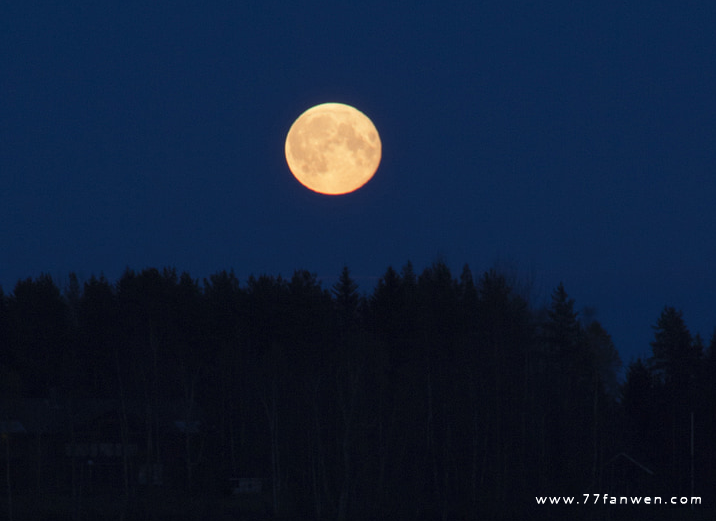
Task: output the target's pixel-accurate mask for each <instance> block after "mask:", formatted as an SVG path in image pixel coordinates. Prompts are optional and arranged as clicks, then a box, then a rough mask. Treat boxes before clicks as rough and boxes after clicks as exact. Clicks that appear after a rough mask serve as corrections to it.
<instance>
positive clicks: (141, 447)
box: [0, 261, 716, 521]
mask: <svg viewBox="0 0 716 521" xmlns="http://www.w3.org/2000/svg"><path fill="white" fill-rule="evenodd" d="M715 318H716V317H715ZM653 331H654V335H653V340H652V342H651V355H650V356H649V357H648V358H645V359H637V360H634V361H629V363H628V366H627V367H625V368H624V374H625V376H624V378H623V381H620V380H619V378H618V374H619V371H620V370H621V366H622V361H620V359H619V355H618V352H617V349H616V348H615V346H614V344H613V342H612V340H611V337H610V335H609V333H608V331H606V330H605V328H604V327H603V326H602V325H601V324H600V323H599V322H598V321H597V320H594V319H593V318H592V317H590V316H589V314H585V313H581V312H580V311H579V309H578V308H577V306H576V304H575V300H574V299H573V298H572V297H571V296H570V295H569V294H568V293H567V289H566V288H565V287H564V286H563V285H562V284H560V285H559V286H558V287H557V288H554V290H553V291H552V293H551V300H550V301H549V302H548V303H547V304H546V305H544V306H541V307H535V306H534V305H532V304H531V303H530V300H529V298H528V296H527V295H525V292H524V291H522V289H521V287H520V285H519V284H518V283H517V281H516V280H515V279H514V277H509V276H507V275H505V274H504V273H501V272H500V271H499V270H496V269H492V270H488V271H486V272H484V273H482V274H481V275H479V276H475V277H474V276H473V274H472V272H471V271H470V269H469V267H468V266H465V267H464V268H463V270H462V272H461V273H460V274H459V275H455V274H453V273H451V271H450V270H449V269H448V267H447V265H446V264H445V263H444V262H442V261H435V262H434V263H433V264H432V265H430V266H429V267H427V268H425V269H424V271H422V273H416V272H415V271H414V268H413V266H412V265H411V264H410V263H409V262H408V263H407V264H405V266H403V267H402V268H401V269H399V270H396V269H394V268H392V267H388V268H387V270H386V271H385V273H384V274H383V275H382V276H381V277H380V279H379V280H378V281H377V283H376V285H375V287H374V288H373V289H372V291H371V292H370V293H360V292H359V290H358V285H357V283H356V282H355V281H354V280H353V278H352V277H351V274H350V271H349V269H348V268H347V267H346V268H344V269H343V271H342V272H341V274H340V277H339V278H338V281H337V282H336V283H335V284H334V285H332V286H331V287H328V288H325V287H323V285H322V284H321V282H319V281H318V279H317V277H316V275H315V274H312V273H310V272H309V271H306V270H297V271H295V273H294V274H293V275H292V276H291V277H290V278H282V277H281V276H272V275H261V276H251V277H249V278H248V280H246V281H244V282H243V283H242V282H241V281H239V280H238V278H237V277H236V276H235V274H234V273H233V271H220V272H217V273H215V274H213V275H211V276H209V277H208V278H205V279H203V280H201V281H200V280H198V279H194V278H192V277H191V276H190V275H189V274H188V273H186V272H182V273H178V272H177V270H176V269H174V268H163V269H155V268H147V269H144V270H142V271H135V270H132V269H129V268H128V269H127V270H126V271H125V272H124V273H123V274H122V276H121V277H120V278H119V280H117V281H115V282H111V281H109V280H107V279H106V278H105V277H104V276H99V277H97V276H94V275H93V276H92V277H90V278H89V279H88V280H85V281H80V280H79V279H78V277H77V276H76V275H74V274H70V276H69V280H68V281H66V282H63V283H62V284H60V283H58V282H57V281H54V280H53V279H52V277H51V276H49V275H45V274H43V275H40V276H38V277H36V278H27V279H25V280H20V281H19V282H17V284H16V286H15V287H14V289H13V290H12V291H11V292H9V293H7V294H5V293H4V292H2V290H0V431H2V450H1V451H0V467H1V468H0V475H2V479H0V483H1V484H0V509H2V510H1V512H2V513H0V516H4V517H7V518H8V519H14V520H15V521H17V520H24V519H48V520H49V519H72V520H79V519H95V518H97V519H100V518H101V519H121V520H124V519H126V520H131V519H286V520H292V519H307V520H321V521H322V520H338V521H349V520H351V521H352V520H382V519H386V520H387V519H390V520H403V519H405V520H421V519H425V520H428V519H429V520H433V519H435V520H442V521H447V520H458V519H459V520H473V519H491V520H499V519H524V518H527V517H528V518H530V519H559V518H565V519H707V518H708V519H713V516H714V512H715V510H714V494H716V490H715V489H714V484H716V449H715V448H714V440H716V334H715V335H714V336H713V337H712V338H711V339H708V340H707V341H704V340H703V339H702V338H700V337H699V336H698V335H692V334H691V333H690V332H689V329H688V327H687V325H686V324H685V322H684V319H683V316H682V313H681V312H680V311H679V310H677V309H674V308H672V307H668V306H667V307H665V308H664V309H663V311H662V313H661V314H660V316H657V317H654V324H653ZM244 478H252V479H251V480H249V479H244ZM242 479H243V481H242ZM239 482H241V483H244V485H245V484H246V483H252V484H254V485H252V487H253V488H251V487H249V488H248V489H247V488H244V489H242V488H241V487H238V488H237V487H236V486H233V487H232V483H233V484H234V485H235V484H236V483H239ZM244 485H242V486H244ZM585 494H589V495H590V500H589V502H588V503H589V504H584V495H585ZM595 494H599V495H600V499H599V501H594V503H596V504H592V502H593V498H594V495H595ZM605 494H608V495H609V496H611V497H617V498H618V497H620V496H629V497H632V496H650V497H657V496H658V497H662V498H664V499H665V502H667V501H668V500H669V498H672V497H677V498H689V499H690V498H692V497H699V498H701V500H700V501H701V503H700V504H696V505H691V504H688V505H684V504H677V505H666V506H664V505H645V504H639V505H609V504H608V501H605V502H602V499H601V496H603V495H605ZM540 496H560V497H567V496H574V497H575V501H582V504H579V505H567V506H565V505H561V506H560V505H549V504H547V505H538V504H537V502H536V497H540ZM168 504H174V505H181V507H180V508H181V511H179V512H178V511H171V509H170V508H169V507H167V506H166V505H168Z"/></svg>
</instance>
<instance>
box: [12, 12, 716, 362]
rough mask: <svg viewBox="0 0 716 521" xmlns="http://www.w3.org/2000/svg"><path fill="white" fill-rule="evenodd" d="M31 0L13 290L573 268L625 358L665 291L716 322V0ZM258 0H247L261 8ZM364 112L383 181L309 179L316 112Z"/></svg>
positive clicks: (539, 276) (553, 274) (569, 285)
mask: <svg viewBox="0 0 716 521" xmlns="http://www.w3.org/2000/svg"><path fill="white" fill-rule="evenodd" d="M43 4H45V3H39V2H13V3H12V5H9V6H7V5H6V6H4V7H3V8H2V11H1V12H0V49H1V51H0V71H2V72H1V74H0V180H1V181H2V182H1V183H0V187H1V188H0V285H2V288H3V290H4V291H5V293H6V294H7V293H10V292H12V289H13V288H14V285H15V283H16V282H17V281H18V280H19V279H24V278H27V277H36V276H38V275H39V274H40V273H42V272H45V273H51V274H52V275H53V277H54V278H55V279H56V281H57V282H58V284H60V285H61V286H62V285H63V284H65V283H66V277H67V275H68V274H69V273H70V272H72V271H74V272H76V273H77V274H78V275H79V277H80V279H81V280H84V279H86V278H88V277H89V276H91V275H92V274H96V275H99V274H104V275H105V276H106V277H107V278H108V279H109V280H110V281H115V280H116V279H118V278H119V277H120V275H121V273H122V272H123V270H124V269H125V268H126V267H130V268H133V269H136V270H141V269H143V268H145V267H158V268H161V267H164V266H173V267H176V268H177V269H178V270H180V271H188V272H189V273H190V274H191V275H192V276H193V277H195V278H198V279H203V278H204V277H208V276H209V275H211V274H213V273H215V272H217V271H220V270H223V269H227V270H228V269H233V270H234V271H235V273H236V274H237V276H238V277H239V278H240V280H241V281H242V282H245V280H246V278H247V277H248V276H249V275H251V274H255V275H259V274H262V273H267V274H271V275H279V274H281V275H283V276H289V277H290V276H291V274H292V273H293V271H294V270H295V269H299V268H305V269H308V270H309V271H312V272H315V273H316V274H317V275H318V276H319V277H322V278H323V279H324V281H325V283H326V285H330V284H332V283H333V282H335V280H336V278H337V276H338V275H339V274H340V271H341V268H342V267H343V265H347V266H348V267H349V268H350V270H351V273H352V275H353V276H354V278H355V279H356V280H357V281H358V282H359V283H360V285H361V289H362V290H363V291H364V292H370V291H371V290H372V287H373V284H374V283H375V281H376V280H377V278H378V277H380V276H381V275H383V274H384V273H385V270H386V268H387V267H388V266H389V265H392V266H393V267H395V268H396V269H399V268H400V267H402V266H403V265H404V264H405V263H406V262H407V261H408V260H409V261H411V262H412V263H413V265H414V267H415V270H416V271H417V272H418V273H420V272H421V271H422V270H423V269H424V268H425V267H427V266H428V265H429V264H430V263H431V262H433V261H434V260H436V259H437V258H442V259H444V260H445V262H446V263H447V264H448V266H450V267H451V269H452V270H453V274H454V275H455V276H456V277H457V276H458V275H459V273H460V270H461V268H462V266H463V265H464V264H466V263H467V264H469V265H470V267H471V269H472V270H473V273H474V274H475V275H476V276H479V274H480V273H481V272H482V271H484V270H485V269H488V268H490V267H492V266H493V265H495V263H498V264H500V265H502V266H510V267H512V269H514V270H515V271H517V272H518V273H520V274H522V275H523V276H524V277H526V278H531V279H533V280H534V287H535V291H534V294H535V299H536V300H538V301H539V302H543V301H546V300H548V299H549V295H550V293H551V291H552V290H553V289H554V288H555V287H556V286H557V284H558V283H559V282H560V281H562V282H563V283H564V285H565V288H566V290H567V292H568V293H569V295H570V296H571V297H572V298H574V299H575V300H576V307H577V308H578V309H581V308H583V307H585V306H589V307H592V308H594V310H595V313H596V314H595V317H596V318H597V319H599V320H600V321H601V322H602V324H603V325H604V327H605V328H606V329H607V331H608V332H610V333H611V335H612V337H613V339H614V342H615V345H616V347H617V349H618V350H619V351H620V353H621V354H622V358H623V359H624V361H625V362H628V361H629V360H630V359H631V358H632V357H633V356H636V355H639V354H646V353H648V352H649V341H650V340H651V339H652V338H653V332H652V327H651V326H652V325H653V324H654V323H655V322H656V320H657V318H658V316H659V314H660V312H661V310H662V309H663V307H664V306H665V305H669V306H674V307H676V308H678V309H682V310H683V311H684V319H685V321H686V324H687V325H688V326H689V328H690V329H691V332H692V333H697V332H698V333H700V334H701V335H702V336H704V337H705V340H707V341H708V339H709V338H710V336H711V334H712V332H713V330H714V326H716V269H714V259H716V240H715V238H716V206H715V201H716V197H715V196H716V176H715V174H716V146H715V143H714V141H715V140H716V139H715V138H716V38H714V36H713V28H714V27H716V3H713V2H705V1H704V2H648V3H647V2H628V3H619V5H602V4H601V3H598V2H597V3H594V2H581V1H579V2H575V1H569V2H567V1H558V2H550V3H548V4H549V5H545V3H544V2H527V1H517V2H474V1H471V2H452V3H450V2H448V3H445V2H440V3H438V2H422V3H415V2H388V3H386V2H362V3H360V5H358V4H356V5H353V4H348V3H347V4H346V5H342V4H337V3H335V2H305V3H301V4H300V5H298V4H297V3H289V2H285V3H284V2H255V3H249V4H255V5H249V6H248V7H247V6H245V5H243V4H244V3H239V2H211V3H209V5H201V4H199V3H194V2H152V3H151V5H147V4H146V3H139V2H136V3H135V2H121V3H119V4H117V5H112V6H108V5H104V4H101V5H89V4H88V5H84V6H81V5H75V4H76V3H72V5H71V6H64V5H52V6H50V5H43ZM239 4H242V5H239ZM330 101H337V102H342V103H347V104H350V105H353V106H355V107H357V108H358V109H359V110H361V111H362V112H364V113H365V114H366V115H368V116H369V117H370V118H371V119H372V121H373V122H374V124H375V125H376V127H377V129H378V131H379V132H380V137H381V141H382V145H383V160H382V163H381V165H380V167H379V169H378V172H377V173H376V175H375V177H374V178H373V179H372V180H371V181H370V182H369V183H368V184H367V185H366V186H364V187H363V188H362V189H360V190H359V191H357V192H355V193H352V194H348V195H344V196H337V197H330V196H325V195H320V194H317V193H314V192H311V191H309V190H307V189H306V188H304V187H303V186H302V185H300V184H299V183H298V182H297V181H296V180H294V179H293V177H292V176H291V174H290V172H289V170H288V168H287V166H286V161H285V158H284V153H283V147H284V140H285V136H286V133H287V132H288V129H289V128H290V126H291V124H292V123H293V121H294V120H295V118H296V117H298V115H300V114H301V113H302V112H303V111H305V110H306V109H308V108H309V107H311V106H313V105H315V104H318V103H323V102H330Z"/></svg>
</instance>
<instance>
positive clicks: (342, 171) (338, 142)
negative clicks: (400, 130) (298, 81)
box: [286, 103, 382, 195]
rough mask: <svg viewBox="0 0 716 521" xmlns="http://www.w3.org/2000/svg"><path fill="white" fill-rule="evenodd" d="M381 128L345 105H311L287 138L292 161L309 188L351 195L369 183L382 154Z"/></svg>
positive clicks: (296, 173)
mask: <svg viewBox="0 0 716 521" xmlns="http://www.w3.org/2000/svg"><path fill="white" fill-rule="evenodd" d="M381 152H382V149H381V143H380V136H379V135H378V131H377V130H376V128H375V125H373V122H372V121H371V120H370V119H368V116H366V115H365V114H363V113H362V112H361V111H359V110H358V109H356V108H353V107H351V106H350V105H344V104H342V103H323V104H321V105H316V106H315V107H311V108H310V109H308V110H307V111H306V112H304V113H303V114H301V115H300V116H299V117H298V119H297V120H296V121H295V122H294V123H293V125H291V128H290V130H289V131H288V135H287V136H286V162H287V163H288V168H289V169H290V170H291V173H292V174H293V176H294V177H295V178H296V179H297V180H298V181H299V182H300V183H301V184H302V185H303V186H305V187H306V188H309V189H311V190H313V191H314V192H318V193H321V194H328V195H340V194H347V193H349V192H353V191H355V190H358V189H359V188H360V187H361V186H363V185H364V184H366V183H367V182H368V181H370V179H371V178H372V177H373V175H374V174H375V172H376V170H378V165H379V164H380V158H381Z"/></svg>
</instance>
